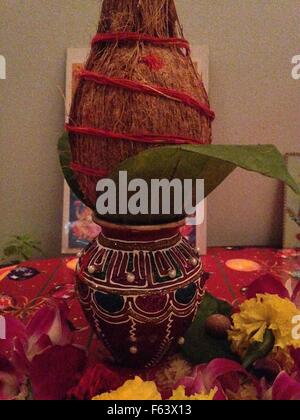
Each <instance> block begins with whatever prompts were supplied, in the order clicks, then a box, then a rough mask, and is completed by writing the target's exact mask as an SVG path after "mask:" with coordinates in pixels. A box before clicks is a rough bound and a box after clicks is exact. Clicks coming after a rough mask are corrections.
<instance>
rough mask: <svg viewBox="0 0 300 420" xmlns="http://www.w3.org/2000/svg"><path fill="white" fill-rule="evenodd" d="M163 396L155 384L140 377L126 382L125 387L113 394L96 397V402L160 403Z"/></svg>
mask: <svg viewBox="0 0 300 420" xmlns="http://www.w3.org/2000/svg"><path fill="white" fill-rule="evenodd" d="M161 399H162V398H161V395H160V393H159V392H158V390H157V387H156V385H155V383H154V382H144V381H143V380H142V379H141V378H139V377H138V376H137V377H135V379H134V380H130V381H127V382H125V384H124V385H123V386H121V387H120V388H119V389H117V390H116V391H113V392H107V393H105V394H102V395H99V396H97V397H94V398H93V400H94V401H104V400H109V401H147V400H152V401H160V400H161Z"/></svg>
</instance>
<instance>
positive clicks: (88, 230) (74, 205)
mask: <svg viewBox="0 0 300 420" xmlns="http://www.w3.org/2000/svg"><path fill="white" fill-rule="evenodd" d="M89 52H90V49H89V48H69V49H68V51H67V69H66V122H68V114H69V110H70V108H71V103H72V98H73V95H74V93H75V90H76V87H77V84H78V74H79V72H80V71H81V70H82V69H83V68H84V64H85V62H86V59H87V58H88V55H89ZM192 57H193V61H194V64H195V66H196V68H197V70H198V71H199V72H200V73H201V74H202V79H203V82H204V85H205V87H206V89H207V91H208V90H209V48H208V46H197V45H194V46H192ZM206 206H207V203H206V201H205V220H204V223H203V224H202V225H200V226H197V227H194V226H186V227H184V228H183V234H184V236H186V238H187V239H188V240H189V241H190V242H191V243H192V244H193V245H194V246H195V247H197V248H199V251H200V253H201V254H202V255H205V254H206V253H207V219H206V216H207V211H206ZM63 209H64V210H63V226H62V253H63V254H74V253H76V252H78V250H79V249H82V248H83V247H84V246H86V245H87V244H88V243H89V242H90V241H92V240H93V239H94V238H95V237H96V236H98V234H99V232H100V228H99V226H97V225H95V224H94V223H93V220H92V210H90V209H88V208H87V207H86V206H85V205H84V204H82V203H81V202H80V201H79V200H78V199H77V198H76V197H75V195H74V194H73V193H72V192H71V191H70V188H69V187H68V185H67V183H66V182H65V184H64V204H63Z"/></svg>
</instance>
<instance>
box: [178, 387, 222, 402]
mask: <svg viewBox="0 0 300 420" xmlns="http://www.w3.org/2000/svg"><path fill="white" fill-rule="evenodd" d="M216 393H217V389H216V388H215V389H212V390H211V391H210V392H209V394H195V395H192V396H191V397H187V396H186V394H185V389H184V387H183V386H180V387H179V388H177V389H176V390H175V391H173V395H172V397H171V398H170V401H172V400H175V401H176V400H177V401H185V400H199V401H212V400H213V399H214V398H215V395H216Z"/></svg>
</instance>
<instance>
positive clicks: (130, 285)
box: [77, 222, 205, 368]
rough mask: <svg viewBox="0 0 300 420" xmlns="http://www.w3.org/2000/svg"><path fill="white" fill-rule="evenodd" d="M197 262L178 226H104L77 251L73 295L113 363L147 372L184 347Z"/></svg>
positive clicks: (197, 296) (197, 285) (198, 288)
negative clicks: (175, 348) (171, 352)
mask: <svg viewBox="0 0 300 420" xmlns="http://www.w3.org/2000/svg"><path fill="white" fill-rule="evenodd" d="M204 287H205V275H204V273H203V271H202V263H201V259H200V257H199V256H198V254H197V252H196V251H195V250H194V249H193V248H192V247H191V245H190V244H189V242H188V241H187V240H186V239H185V238H183V237H182V235H181V234H180V224H178V223H177V224H173V225H165V226H152V227H151V226H149V227H126V226H118V225H113V224H109V223H105V222H103V223H102V233H101V234H100V235H99V237H98V238H97V240H95V241H94V242H92V243H91V244H90V245H89V247H88V248H87V249H86V250H85V251H84V252H82V253H81V255H80V258H79V263H78V268H77V292H78V296H79V299H80V303H81V306H82V308H83V311H84V313H85V315H86V317H87V319H88V321H89V323H90V324H91V326H92V327H93V328H94V330H95V332H96V333H97V335H98V336H99V338H100V339H101V340H102V341H103V342H104V344H105V345H106V347H107V348H108V349H109V351H110V352H111V353H112V355H113V357H114V358H115V361H116V362H117V363H118V364H121V365H123V366H127V367H135V368H136V367H139V368H143V367H151V366H154V365H156V364H157V363H159V362H160V361H161V360H162V358H163V357H164V355H165V354H166V353H167V352H168V351H169V350H170V348H171V347H172V346H174V345H176V344H183V343H184V339H183V337H184V335H185V333H186V331H187V329H188V328H189V326H190V325H191V323H192V321H193V319H194V317H195V315H196V313H197V309H198V306H199V304H200V302H201V300H202V297H203V294H204Z"/></svg>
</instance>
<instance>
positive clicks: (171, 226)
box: [93, 214, 186, 232]
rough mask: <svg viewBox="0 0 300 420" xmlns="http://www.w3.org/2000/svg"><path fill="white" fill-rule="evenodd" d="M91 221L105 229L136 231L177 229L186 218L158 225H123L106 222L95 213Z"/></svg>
mask: <svg viewBox="0 0 300 420" xmlns="http://www.w3.org/2000/svg"><path fill="white" fill-rule="evenodd" d="M93 221H94V223H96V224H97V225H98V226H101V227H103V228H107V229H117V230H119V231H120V230H121V231H128V230H134V231H137V232H149V231H151V232H155V231H159V230H163V229H178V228H181V227H183V226H185V224H186V219H185V218H184V219H181V220H179V221H178V222H172V223H163V224H159V225H125V224H119V223H113V222H108V221H106V220H103V219H100V218H99V217H98V216H97V215H96V214H94V215H93Z"/></svg>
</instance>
